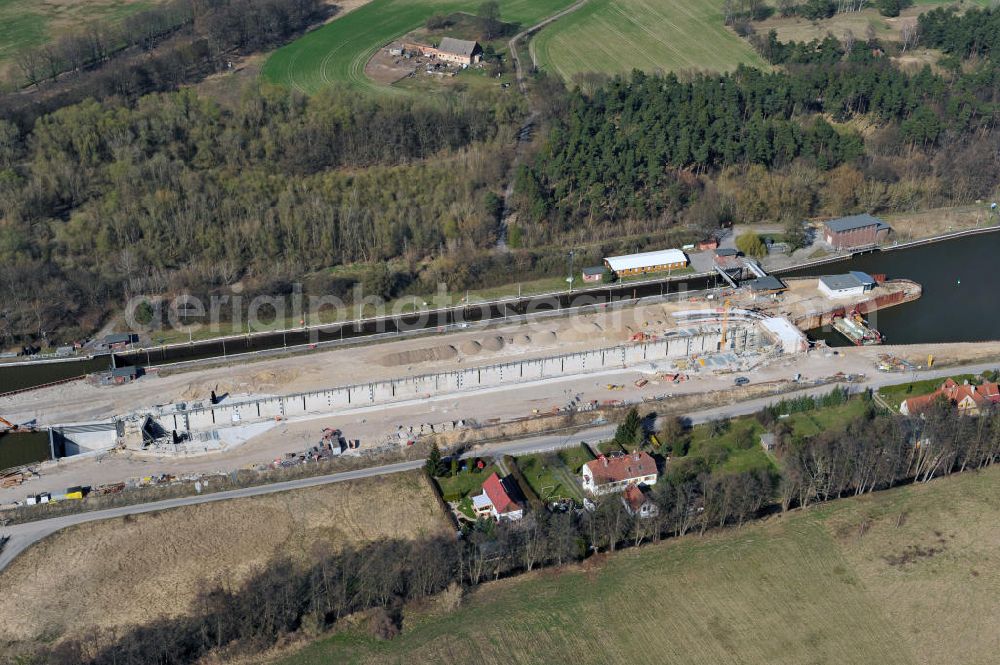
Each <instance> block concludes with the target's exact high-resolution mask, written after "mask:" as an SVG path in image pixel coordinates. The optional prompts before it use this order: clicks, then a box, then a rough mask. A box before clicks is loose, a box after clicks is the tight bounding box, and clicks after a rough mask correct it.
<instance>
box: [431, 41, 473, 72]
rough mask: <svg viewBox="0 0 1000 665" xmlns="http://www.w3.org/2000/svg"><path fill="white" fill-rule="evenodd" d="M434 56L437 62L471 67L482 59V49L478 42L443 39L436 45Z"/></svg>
mask: <svg viewBox="0 0 1000 665" xmlns="http://www.w3.org/2000/svg"><path fill="white" fill-rule="evenodd" d="M434 55H436V56H437V58H438V60H444V61H445V62H453V63H455V64H456V65H471V64H473V63H476V62H479V61H480V60H481V59H482V57H483V49H482V48H480V46H479V43H478V42H473V41H469V40H467V39H455V38H453V37H445V38H443V39H442V40H441V43H440V44H438V46H437V48H436V49H435V53H434Z"/></svg>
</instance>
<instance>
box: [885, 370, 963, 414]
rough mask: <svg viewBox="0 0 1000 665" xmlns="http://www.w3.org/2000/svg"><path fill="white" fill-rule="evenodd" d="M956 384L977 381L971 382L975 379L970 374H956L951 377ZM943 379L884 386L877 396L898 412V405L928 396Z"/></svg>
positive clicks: (939, 385) (938, 386)
mask: <svg viewBox="0 0 1000 665" xmlns="http://www.w3.org/2000/svg"><path fill="white" fill-rule="evenodd" d="M951 378H952V379H954V380H955V382H956V383H962V382H963V381H966V380H968V381H969V382H970V383H977V382H978V381H973V379H974V378H975V377H974V376H973V375H972V374H956V375H955V376H953V377H951ZM944 382H945V380H944V379H926V380H924V381H913V382H911V383H900V384H897V385H894V386H885V387H884V388H879V391H878V394H879V395H881V396H882V398H883V399H885V401H886V403H887V404H888V405H889V406H890V407H892V409H893V410H895V411H898V410H899V405H900V404H902V403H903V401H904V400H907V399H909V398H911V397H920V396H921V395H928V394H930V393H932V392H934V391H935V390H937V389H938V388H940V387H941V384H942V383H944Z"/></svg>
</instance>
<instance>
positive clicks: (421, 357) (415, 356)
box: [376, 344, 458, 367]
mask: <svg viewBox="0 0 1000 665" xmlns="http://www.w3.org/2000/svg"><path fill="white" fill-rule="evenodd" d="M457 355H458V349H456V348H455V347H454V346H452V345H451V344H442V345H441V346H431V347H427V348H423V349H412V350H410V351H399V352H397V353H387V354H386V355H384V356H382V357H381V358H379V359H378V360H376V362H377V363H378V364H379V365H382V366H383V367H399V366H400V365H414V364H416V363H427V362H432V361H435V360H449V359H451V358H454V357H455V356H457Z"/></svg>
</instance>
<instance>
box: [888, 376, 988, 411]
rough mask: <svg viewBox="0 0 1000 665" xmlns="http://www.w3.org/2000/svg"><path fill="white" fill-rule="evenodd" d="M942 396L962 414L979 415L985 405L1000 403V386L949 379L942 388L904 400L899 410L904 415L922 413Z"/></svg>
mask: <svg viewBox="0 0 1000 665" xmlns="http://www.w3.org/2000/svg"><path fill="white" fill-rule="evenodd" d="M941 398H944V399H946V400H947V401H948V402H949V403H951V404H952V405H954V406H956V407H958V412H959V413H960V414H963V415H967V416H978V415H979V414H980V413H982V410H983V408H984V407H987V406H989V405H991V404H1000V386H998V385H997V384H996V383H983V384H981V385H978V386H974V385H972V384H970V383H969V382H968V381H966V382H965V383H963V384H961V385H960V384H958V383H957V382H956V381H955V380H954V379H948V380H947V381H945V382H944V383H942V384H941V387H940V388H938V389H937V390H935V391H934V392H932V393H930V394H929V395H921V396H919V397H911V398H909V399H907V400H904V401H903V403H902V404H900V405H899V412H900V413H902V414H903V415H904V416H916V415H920V414H921V413H923V412H924V411H926V410H927V409H929V408H930V407H931V405H932V404H934V402H935V401H936V400H938V399H941Z"/></svg>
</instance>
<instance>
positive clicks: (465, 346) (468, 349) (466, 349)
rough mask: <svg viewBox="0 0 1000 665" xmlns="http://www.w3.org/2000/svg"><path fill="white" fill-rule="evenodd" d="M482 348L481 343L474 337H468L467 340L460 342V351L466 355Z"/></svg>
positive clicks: (477, 351)
mask: <svg viewBox="0 0 1000 665" xmlns="http://www.w3.org/2000/svg"><path fill="white" fill-rule="evenodd" d="M482 350H483V345H482V344H480V343H479V342H477V341H476V340H474V339H470V340H469V341H468V342H463V343H462V353H464V354H465V355H467V356H473V355H475V354H477V353H479V352H480V351H482Z"/></svg>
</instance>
